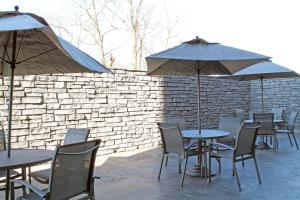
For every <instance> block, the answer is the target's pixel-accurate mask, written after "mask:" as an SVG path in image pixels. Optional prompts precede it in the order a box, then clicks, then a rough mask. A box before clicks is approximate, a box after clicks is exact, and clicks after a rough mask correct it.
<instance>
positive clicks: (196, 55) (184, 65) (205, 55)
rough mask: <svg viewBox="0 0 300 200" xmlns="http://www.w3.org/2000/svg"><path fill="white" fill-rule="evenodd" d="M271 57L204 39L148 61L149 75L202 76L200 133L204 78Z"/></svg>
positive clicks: (183, 45) (190, 42) (173, 49)
mask: <svg viewBox="0 0 300 200" xmlns="http://www.w3.org/2000/svg"><path fill="white" fill-rule="evenodd" d="M269 58H270V57H268V56H264V55H260V54H257V53H252V52H249V51H245V50H241V49H237V48H233V47H229V46H225V45H221V44H218V43H209V42H207V41H205V40H203V39H200V38H198V37H196V39H193V40H190V41H187V42H183V43H182V44H180V45H178V46H176V47H173V48H170V49H167V50H165V51H162V52H159V53H156V54H153V55H150V56H148V57H146V61H147V67H148V74H149V75H174V74H180V75H195V74H197V76H198V129H199V130H200V129H201V124H200V123H201V121H200V75H212V74H233V73H235V72H237V71H239V70H241V69H243V68H245V67H247V66H250V65H253V64H256V63H258V62H262V61H265V60H268V59H269Z"/></svg>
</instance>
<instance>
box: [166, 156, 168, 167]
mask: <svg viewBox="0 0 300 200" xmlns="http://www.w3.org/2000/svg"><path fill="white" fill-rule="evenodd" d="M168 160H169V157H168V155H167V157H166V167H167V166H168Z"/></svg>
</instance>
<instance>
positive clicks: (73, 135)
mask: <svg viewBox="0 0 300 200" xmlns="http://www.w3.org/2000/svg"><path fill="white" fill-rule="evenodd" d="M89 134H90V129H88V128H69V129H68V131H67V133H66V136H65V139H64V144H73V143H79V142H85V141H87V139H88V137H89Z"/></svg>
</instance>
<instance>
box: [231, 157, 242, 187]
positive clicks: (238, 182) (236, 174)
mask: <svg viewBox="0 0 300 200" xmlns="http://www.w3.org/2000/svg"><path fill="white" fill-rule="evenodd" d="M233 170H234V174H235V178H236V182H237V184H238V188H239V191H240V192H241V191H242V189H241V184H240V179H239V175H238V173H237V170H236V166H235V163H234V162H233Z"/></svg>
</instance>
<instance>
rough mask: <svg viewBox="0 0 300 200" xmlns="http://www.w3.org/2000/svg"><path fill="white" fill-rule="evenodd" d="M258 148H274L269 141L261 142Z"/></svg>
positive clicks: (257, 145)
mask: <svg viewBox="0 0 300 200" xmlns="http://www.w3.org/2000/svg"><path fill="white" fill-rule="evenodd" d="M256 148H257V149H273V148H274V147H273V145H271V144H269V143H267V142H259V143H258V144H256Z"/></svg>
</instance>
